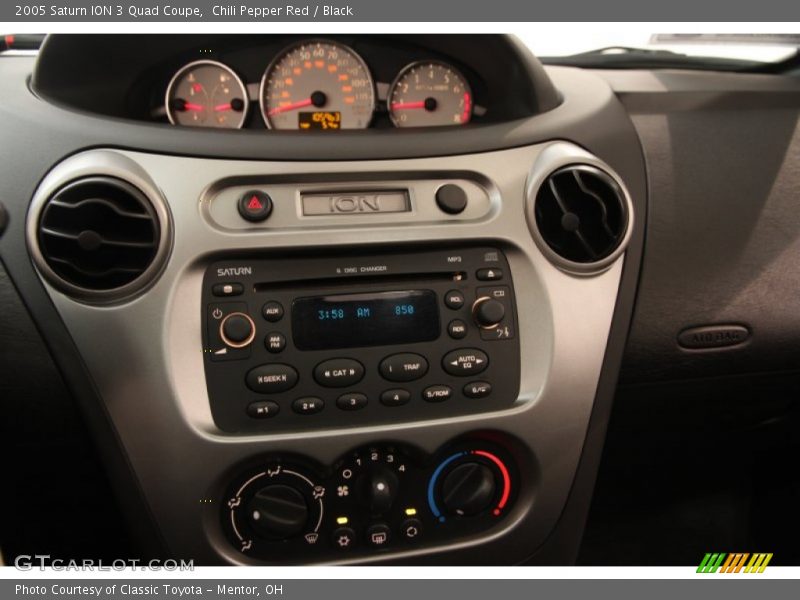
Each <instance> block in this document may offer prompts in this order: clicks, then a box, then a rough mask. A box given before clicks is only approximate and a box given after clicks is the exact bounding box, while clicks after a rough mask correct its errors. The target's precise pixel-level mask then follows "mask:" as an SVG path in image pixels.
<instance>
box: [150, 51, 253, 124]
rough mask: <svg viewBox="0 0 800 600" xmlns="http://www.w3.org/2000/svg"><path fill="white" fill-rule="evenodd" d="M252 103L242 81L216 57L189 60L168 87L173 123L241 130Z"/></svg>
mask: <svg viewBox="0 0 800 600" xmlns="http://www.w3.org/2000/svg"><path fill="white" fill-rule="evenodd" d="M249 104H250V102H249V100H248V98H247V88H246V87H245V85H244V83H242V80H241V79H239V77H238V76H237V75H236V73H234V72H233V71H232V70H231V69H230V68H229V67H227V66H225V65H223V64H222V63H218V62H216V61H213V60H198V61H196V62H192V63H189V64H188V65H186V66H185V67H183V68H182V69H181V70H180V71H178V72H177V73H175V75H174V76H173V77H172V81H170V82H169V86H168V87H167V99H166V107H167V117H168V118H169V122H170V123H172V124H173V125H187V126H189V127H217V128H226V129H239V128H240V127H241V126H242V125H244V121H245V119H246V118H247V108H248V106H249Z"/></svg>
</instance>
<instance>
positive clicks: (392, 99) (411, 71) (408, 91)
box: [387, 61, 472, 127]
mask: <svg viewBox="0 0 800 600" xmlns="http://www.w3.org/2000/svg"><path fill="white" fill-rule="evenodd" d="M387 104H388V107H389V115H390V116H391V119H392V122H393V123H394V124H395V125H396V126H397V127H434V126H444V125H466V124H467V123H469V121H470V119H471V118H472V91H471V90H470V87H469V84H468V83H467V80H466V79H465V78H464V76H463V75H462V74H461V73H459V72H458V71H457V70H456V69H455V67H452V66H450V65H448V64H446V63H442V62H435V61H434V62H420V63H412V64H410V65H408V66H407V67H406V68H404V69H403V70H402V71H401V72H400V74H399V75H398V76H397V79H396V80H395V82H394V83H393V84H392V87H391V89H390V90H389V99H388V102H387Z"/></svg>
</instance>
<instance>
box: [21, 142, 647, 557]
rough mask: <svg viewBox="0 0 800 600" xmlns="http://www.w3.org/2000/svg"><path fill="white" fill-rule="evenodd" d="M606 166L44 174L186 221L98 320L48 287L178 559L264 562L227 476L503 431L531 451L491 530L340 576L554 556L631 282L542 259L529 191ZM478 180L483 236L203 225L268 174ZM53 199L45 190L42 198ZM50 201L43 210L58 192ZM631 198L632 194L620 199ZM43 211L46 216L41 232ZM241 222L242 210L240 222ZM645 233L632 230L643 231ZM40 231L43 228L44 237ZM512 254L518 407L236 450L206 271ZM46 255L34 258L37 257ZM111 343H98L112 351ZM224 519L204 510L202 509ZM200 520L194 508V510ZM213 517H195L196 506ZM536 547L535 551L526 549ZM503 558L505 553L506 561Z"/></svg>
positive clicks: (471, 163) (467, 163)
mask: <svg viewBox="0 0 800 600" xmlns="http://www.w3.org/2000/svg"><path fill="white" fill-rule="evenodd" d="M568 162H569V163H576V162H589V163H593V164H596V165H598V166H599V167H601V168H603V169H605V170H609V171H611V169H610V167H609V166H608V165H606V164H604V163H603V161H601V160H599V159H598V158H596V157H594V156H592V155H591V154H590V153H588V152H586V151H585V150H583V149H582V148H580V147H578V146H576V145H574V144H572V143H569V142H561V141H555V142H549V143H544V144H538V145H534V146H526V147H520V148H514V149H510V150H501V151H496V152H487V153H481V154H474V155H460V156H447V157H437V158H420V159H403V160H393V161H381V160H373V161H361V162H358V163H349V162H335V161H328V162H302V163H300V162H298V163H286V162H268V161H233V160H216V159H199V158H189V157H181V156H164V155H155V154H147V153H142V152H133V151H124V150H89V151H86V152H83V153H80V154H77V155H75V156H72V157H69V158H67V159H65V160H64V161H63V162H61V163H60V164H59V165H57V166H56V167H55V168H54V169H53V171H51V173H50V174H49V175H48V176H47V178H46V179H45V182H48V181H49V182H51V183H49V184H48V185H53V184H56V183H54V182H58V181H60V180H67V179H71V178H74V177H75V174H76V172H78V173H80V172H88V171H91V173H92V174H93V175H103V174H111V173H116V174H120V173H135V174H136V176H135V177H134V179H137V180H138V179H140V180H141V181H139V183H142V184H146V185H147V186H148V187H149V188H151V189H154V190H159V192H160V193H161V194H163V196H164V198H165V201H166V202H168V205H169V208H170V212H171V213H172V218H173V220H174V248H173V252H172V254H171V256H170V260H169V262H168V263H167V264H166V266H165V269H164V273H163V275H162V276H161V277H160V278H158V280H157V281H155V282H154V283H153V285H152V287H151V288H150V289H149V291H148V293H147V294H143V295H139V296H137V297H136V298H134V299H131V301H129V302H125V303H120V304H116V305H112V306H106V307H98V306H91V305H87V304H85V303H82V302H79V301H76V300H75V299H73V298H70V297H69V296H67V295H65V294H64V293H62V292H61V291H59V290H58V289H57V288H55V287H53V286H51V285H50V284H49V282H48V281H47V279H46V278H44V282H45V287H46V289H47V292H48V294H49V295H50V298H51V299H52V301H53V303H54V305H55V307H56V309H57V311H58V312H59V314H60V316H61V318H62V319H63V321H64V323H65V325H66V327H67V329H68V331H69V332H70V334H71V336H72V337H73V340H74V341H75V344H76V346H77V347H78V349H79V351H80V353H81V357H82V359H83V361H84V362H85V364H86V365H87V368H88V370H89V372H90V373H91V375H92V377H93V379H94V384H95V386H96V388H97V390H98V393H99V395H100V396H101V398H102V399H103V402H104V405H105V409H106V411H107V413H108V414H109V416H110V418H111V421H112V423H113V425H114V427H115V429H116V433H117V436H118V437H119V439H120V442H121V444H122V447H123V448H124V450H125V452H126V454H127V458H128V460H129V461H130V464H131V466H132V467H133V470H134V472H135V473H136V477H137V479H138V483H139V485H140V487H141V489H142V490H143V492H144V496H145V498H146V500H147V503H148V508H149V510H150V512H151V513H152V514H153V516H154V518H155V520H156V522H157V524H158V526H159V528H160V530H161V533H162V535H163V537H164V539H165V540H166V541H167V544H168V546H169V548H170V550H171V552H172V553H173V554H174V555H176V556H182V557H188V556H191V557H193V558H195V559H196V560H197V561H198V562H200V563H203V564H205V563H209V564H213V563H219V562H223V563H228V564H255V563H254V562H253V561H252V560H250V559H248V558H247V557H246V556H243V555H241V554H240V553H239V552H238V551H236V550H235V549H234V548H232V547H231V546H230V545H229V544H228V542H227V540H226V539H225V537H224V535H223V533H222V531H221V527H220V524H219V512H218V506H217V504H216V502H217V501H218V500H219V499H220V498H219V494H220V489H221V487H222V486H224V484H225V483H227V481H226V478H227V477H228V476H229V474H230V472H231V469H234V468H235V465H237V464H239V463H241V462H242V461H245V460H248V459H251V458H253V457H255V456H260V455H264V454H269V453H274V452H289V453H295V452H300V453H303V454H304V455H306V456H308V457H309V458H310V459H311V460H313V461H319V462H323V463H330V462H331V461H332V460H334V459H335V458H337V457H339V456H341V455H342V454H344V453H345V452H347V451H349V450H351V449H353V448H354V447H357V446H361V445H363V444H368V443H373V442H375V441H377V440H385V439H391V440H396V441H401V442H402V441H407V442H409V443H412V444H413V445H415V446H416V447H418V448H420V449H422V450H425V451H429V452H432V451H434V450H436V449H437V448H439V447H440V446H441V444H442V443H444V442H445V441H446V440H448V439H452V438H455V437H458V436H460V435H463V434H466V433H469V432H472V431H477V430H494V431H502V432H506V433H507V434H508V435H509V436H510V437H512V438H514V439H518V440H520V441H521V442H523V443H524V444H525V447H526V449H527V450H528V451H529V453H530V457H531V460H530V462H529V463H528V465H529V466H530V467H531V468H530V470H529V471H527V472H526V473H523V475H522V480H521V481H522V483H521V488H520V494H519V497H518V501H517V504H516V505H515V507H514V509H513V510H512V511H511V513H510V514H509V515H508V517H507V518H506V519H505V520H504V521H503V522H502V523H500V524H498V526H497V528H496V529H493V530H492V531H490V532H488V533H486V534H481V535H477V536H473V537H470V538H466V539H463V540H459V541H457V542H454V543H449V544H444V545H441V546H437V547H428V548H419V549H414V550H409V551H404V552H395V553H389V554H381V555H380V556H368V557H360V558H357V559H355V558H352V557H345V556H343V557H342V558H341V560H337V561H335V562H337V563H341V564H349V563H354V562H358V563H374V562H385V561H391V562H396V561H400V562H406V563H407V562H410V561H411V562H413V561H415V560H419V559H420V557H423V556H425V557H427V559H426V560H427V561H428V562H434V563H435V562H445V563H455V564H472V563H487V562H492V558H491V557H492V556H497V557H500V556H503V557H504V558H505V559H506V560H508V557H509V556H514V557H516V559H518V560H523V559H524V558H526V557H527V556H529V555H530V554H531V553H532V552H533V551H534V550H535V549H536V548H537V547H538V546H540V545H541V544H543V543H544V541H545V540H546V539H547V537H548V536H549V534H550V533H551V532H552V530H553V528H554V527H555V524H556V522H557V521H558V518H559V515H560V514H561V511H562V510H563V507H564V505H565V502H566V499H567V497H568V495H569V492H570V489H571V486H572V483H573V480H574V477H575V474H576V472H577V468H578V463H579V461H580V458H581V452H582V448H583V444H584V441H585V435H586V431H587V429H588V426H589V419H590V416H591V413H592V407H593V404H594V399H595V394H596V392H597V386H598V381H599V378H600V373H601V369H602V366H603V360H604V356H605V352H606V345H607V342H608V335H609V331H610V328H611V324H612V317H613V313H614V309H615V306H616V300H617V293H618V288H619V284H620V281H621V273H622V266H623V262H624V255H623V254H619V255H618V256H617V258H616V259H615V261H614V262H613V263H612V264H610V265H609V266H608V267H607V268H606V269H604V270H602V271H601V272H598V273H594V274H590V275H587V274H580V275H577V274H575V273H570V272H568V271H566V270H564V269H563V268H561V267H560V266H558V265H555V264H554V263H553V262H551V260H550V259H549V257H547V256H546V255H545V254H544V253H542V251H541V249H540V248H539V246H538V244H537V243H536V242H535V240H534V238H533V237H532V236H531V233H530V230H529V228H528V223H527V219H526V215H527V214H528V213H529V212H530V210H531V205H530V202H531V196H530V193H529V190H530V189H531V188H530V186H531V182H533V181H536V180H538V179H539V178H542V177H544V176H546V175H547V174H548V173H550V172H552V170H554V168H555V165H556V164H566V163H568ZM448 171H450V172H466V171H469V172H472V173H474V177H475V178H476V179H480V180H486V181H489V182H491V184H492V187H494V188H495V189H496V190H497V194H496V196H495V197H496V200H495V201H494V202H495V210H491V211H489V212H488V213H486V214H485V215H483V216H482V217H480V218H478V219H475V220H471V221H453V220H450V219H448V218H447V216H446V215H442V218H441V220H440V221H437V222H431V221H426V222H423V223H419V224H417V225H415V226H411V227H409V225H411V224H410V223H405V224H402V225H400V224H398V225H396V226H391V225H386V224H384V225H383V226H381V227H374V226H370V225H369V224H368V223H364V220H363V219H359V217H355V219H356V221H354V222H348V221H349V219H348V217H337V219H342V220H341V221H338V222H340V223H341V224H342V226H341V227H339V226H333V225H331V226H329V227H325V228H319V227H313V228H312V227H309V228H293V229H291V230H280V229H276V230H266V231H264V230H241V231H239V230H237V231H231V230H221V229H219V228H216V227H213V226H212V225H211V223H209V222H208V220H207V219H206V218H205V217H204V215H205V214H206V211H207V206H206V203H207V202H208V198H209V194H208V193H207V191H208V190H209V189H212V188H213V186H214V185H215V184H216V182H218V181H222V180H226V179H228V178H236V177H240V176H241V177H253V178H257V177H265V176H268V175H270V174H278V173H282V174H287V173H289V174H295V175H296V176H297V177H298V178H302V177H305V176H308V175H309V174H311V175H313V178H314V180H319V179H324V178H325V177H326V176H328V175H331V176H333V175H336V178H337V180H341V179H342V178H347V177H353V178H354V179H356V180H358V179H359V177H360V176H362V175H363V174H365V173H368V174H370V175H371V176H374V177H384V178H385V179H387V180H392V179H393V178H396V176H397V174H398V173H409V172H420V173H426V172H431V173H442V172H448ZM43 185H44V182H43ZM43 189H46V188H42V186H40V189H39V190H38V191H37V197H38V196H40V195H43V194H44V191H43ZM623 189H624V187H623ZM40 208H41V206H40V205H37V204H35V203H34V204H32V206H31V209H30V211H29V214H28V221H29V229H28V231H29V235H30V232H31V231H32V229H31V228H30V223H35V222H37V221H38V214H39V210H40ZM231 210H235V208H233V207H231ZM630 229H632V227H630V228H629V230H630ZM33 231H35V229H33ZM465 242H468V243H492V244H499V245H501V246H502V248H503V249H504V250H505V252H506V256H507V258H508V260H509V265H510V268H511V272H512V276H513V277H514V282H515V288H516V291H517V307H518V313H519V323H518V328H519V332H520V351H521V356H522V363H523V365H527V366H526V367H525V368H524V369H523V373H522V377H521V382H520V395H519V398H518V399H517V401H516V402H515V403H514V405H513V406H511V407H510V408H508V409H504V410H499V411H494V412H491V413H482V414H477V415H465V416H458V417H451V418H445V419H437V420H429V421H420V422H411V423H397V424H389V425H379V426H368V427H358V428H349V429H324V430H318V431H315V432H314V434H313V436H308V435H306V434H304V433H303V432H291V433H281V434H274V435H239V436H237V435H229V434H225V433H223V432H221V431H220V430H219V429H217V428H216V426H215V425H214V423H213V419H212V418H211V413H210V407H209V403H208V395H207V390H206V387H205V380H204V377H202V376H198V374H199V373H203V367H202V355H201V350H202V340H201V330H200V328H201V313H202V311H201V306H200V297H201V294H200V289H201V285H202V278H203V274H204V272H205V268H206V266H207V265H208V264H209V263H210V262H211V261H212V260H214V259H215V258H218V257H219V256H220V255H223V256H236V255H247V254H252V253H254V252H255V253H262V252H263V253H286V252H291V251H295V250H298V251H299V250H304V251H305V252H308V251H309V250H313V249H316V251H318V252H324V253H330V252H332V251H335V250H336V249H348V250H352V249H353V248H360V249H361V250H362V251H364V252H370V251H371V250H372V249H374V248H386V247H387V246H397V247H399V248H402V247H403V246H406V245H407V246H409V247H413V245H415V244H423V243H427V244H430V243H436V244H440V245H441V244H445V245H446V244H462V243H465ZM31 251H32V253H35V252H36V248H35V247H34V246H31ZM98 331H102V332H103V334H102V336H98ZM204 498H208V499H211V500H212V502H211V503H207V504H199V501H200V500H201V499H204ZM189 506H192V507H194V508H195V509H196V510H193V511H187V508H188V507H189ZM198 506H199V508H198ZM523 542H524V543H523ZM494 550H497V552H493V551H494Z"/></svg>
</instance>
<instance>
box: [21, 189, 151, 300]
mask: <svg viewBox="0 0 800 600" xmlns="http://www.w3.org/2000/svg"><path fill="white" fill-rule="evenodd" d="M36 233H37V238H38V245H39V249H40V252H41V256H42V260H43V261H44V263H45V264H46V265H47V266H48V267H49V268H50V270H51V271H52V274H53V275H54V276H55V277H56V278H58V279H59V280H60V282H61V283H64V284H67V285H66V286H65V287H67V288H68V290H71V291H73V292H78V293H80V292H82V291H86V292H88V294H89V295H95V296H101V297H102V296H104V295H112V294H113V292H119V291H120V290H121V289H122V288H125V289H127V288H128V287H131V288H133V287H136V288H138V287H139V285H138V283H144V282H138V281H137V280H139V279H140V278H141V277H142V275H143V274H144V273H145V272H146V271H147V270H148V268H149V267H150V265H151V264H152V263H153V261H154V260H155V258H156V254H157V251H158V246H159V241H160V235H161V228H160V226H159V220H158V217H157V215H156V212H155V210H154V208H153V205H152V204H151V203H150V201H149V200H148V199H147V197H146V196H145V195H144V194H143V193H142V192H141V191H140V190H139V189H137V188H136V187H134V186H132V185H131V184H129V183H127V182H125V181H122V180H121V179H116V178H113V177H90V178H86V179H79V180H77V181H73V182H71V183H68V184H67V185H65V186H64V187H62V188H60V189H59V190H58V191H57V192H56V193H55V194H53V195H52V196H50V197H49V198H48V199H47V200H46V202H45V203H44V206H43V207H42V211H41V217H40V219H39V224H38V230H37V232H36ZM56 283H59V282H58V281H56Z"/></svg>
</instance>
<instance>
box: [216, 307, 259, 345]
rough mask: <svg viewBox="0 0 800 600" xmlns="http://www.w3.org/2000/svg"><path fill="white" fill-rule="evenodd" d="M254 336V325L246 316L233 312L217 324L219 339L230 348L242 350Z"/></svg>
mask: <svg viewBox="0 0 800 600" xmlns="http://www.w3.org/2000/svg"><path fill="white" fill-rule="evenodd" d="M255 336H256V324H255V323H253V319H251V318H250V317H249V316H248V315H246V314H244V313H242V312H234V313H231V314H229V315H228V316H226V317H225V318H224V319H222V322H221V323H220V324H219V337H220V338H222V341H223V342H225V344H227V345H228V346H230V347H231V348H244V347H245V346H247V345H249V344H250V343H251V342H252V341H253V338H255Z"/></svg>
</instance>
